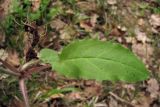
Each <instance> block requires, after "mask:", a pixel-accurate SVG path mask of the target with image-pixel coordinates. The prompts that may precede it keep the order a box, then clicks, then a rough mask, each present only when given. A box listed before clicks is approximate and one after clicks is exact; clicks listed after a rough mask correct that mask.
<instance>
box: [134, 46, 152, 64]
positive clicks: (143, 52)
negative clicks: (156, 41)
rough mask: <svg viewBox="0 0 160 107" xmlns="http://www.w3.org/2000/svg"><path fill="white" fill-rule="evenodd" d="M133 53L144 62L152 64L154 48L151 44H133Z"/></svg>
mask: <svg viewBox="0 0 160 107" xmlns="http://www.w3.org/2000/svg"><path fill="white" fill-rule="evenodd" d="M132 51H133V52H134V53H135V54H136V55H138V56H139V57H140V58H141V59H142V60H143V61H144V62H148V61H149V62H150V61H151V59H150V58H151V56H152V55H153V48H152V47H151V46H150V45H149V44H146V43H145V44H142V43H135V44H132Z"/></svg>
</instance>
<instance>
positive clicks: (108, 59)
mask: <svg viewBox="0 0 160 107" xmlns="http://www.w3.org/2000/svg"><path fill="white" fill-rule="evenodd" d="M77 59H98V60H107V61H112V62H116V63H119V64H122V65H123V66H128V67H130V68H132V69H135V70H138V71H141V70H143V71H144V69H141V68H139V69H136V68H135V67H133V66H131V65H128V64H127V63H123V62H120V61H116V60H112V59H110V58H101V57H99V58H96V57H76V58H68V59H63V60H61V58H60V60H61V61H70V60H77Z"/></svg>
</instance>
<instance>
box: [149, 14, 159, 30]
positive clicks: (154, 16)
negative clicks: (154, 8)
mask: <svg viewBox="0 0 160 107" xmlns="http://www.w3.org/2000/svg"><path fill="white" fill-rule="evenodd" d="M149 22H150V24H151V25H152V26H153V27H158V26H160V15H158V14H152V15H151V18H150V20H149Z"/></svg>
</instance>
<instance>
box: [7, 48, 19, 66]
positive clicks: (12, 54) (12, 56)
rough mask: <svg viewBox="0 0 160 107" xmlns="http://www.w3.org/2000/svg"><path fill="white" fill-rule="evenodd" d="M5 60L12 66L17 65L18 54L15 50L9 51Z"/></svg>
mask: <svg viewBox="0 0 160 107" xmlns="http://www.w3.org/2000/svg"><path fill="white" fill-rule="evenodd" d="M6 61H7V62H8V63H9V64H11V65H13V66H19V65H20V60H19V54H18V53H17V52H16V51H15V50H12V51H9V52H8V57H7V59H6Z"/></svg>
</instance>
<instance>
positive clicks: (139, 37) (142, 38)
mask: <svg viewBox="0 0 160 107" xmlns="http://www.w3.org/2000/svg"><path fill="white" fill-rule="evenodd" d="M135 34H136V39H137V40H138V41H140V42H142V43H146V42H150V41H151V40H150V39H149V38H148V37H147V35H146V33H145V32H141V31H140V29H139V28H136V29H135Z"/></svg>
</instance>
